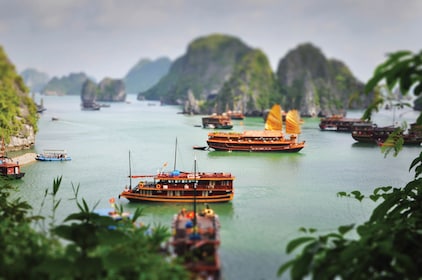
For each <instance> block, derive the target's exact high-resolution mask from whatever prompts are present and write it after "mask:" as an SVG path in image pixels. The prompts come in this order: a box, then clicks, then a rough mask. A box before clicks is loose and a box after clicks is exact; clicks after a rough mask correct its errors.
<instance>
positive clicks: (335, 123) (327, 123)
mask: <svg viewBox="0 0 422 280" xmlns="http://www.w3.org/2000/svg"><path fill="white" fill-rule="evenodd" d="M355 123H367V122H366V121H364V120H362V119H358V118H345V117H344V116H342V115H333V116H331V117H326V118H322V119H320V123H319V128H320V129H321V130H323V131H344V132H350V131H352V126H353V125H354V124H355Z"/></svg>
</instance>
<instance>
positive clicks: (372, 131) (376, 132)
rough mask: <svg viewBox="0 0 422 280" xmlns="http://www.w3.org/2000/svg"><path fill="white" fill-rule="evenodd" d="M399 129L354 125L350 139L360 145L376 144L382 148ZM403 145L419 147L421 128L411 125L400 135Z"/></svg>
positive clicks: (371, 124)
mask: <svg viewBox="0 0 422 280" xmlns="http://www.w3.org/2000/svg"><path fill="white" fill-rule="evenodd" d="M396 129H399V128H397V127H395V126H392V125H391V126H383V127H378V126H377V125H376V124H373V123H356V124H354V125H353V127H352V138H353V139H354V140H356V141H358V142H361V143H376V144H378V145H379V146H383V145H384V143H385V142H386V141H387V139H388V137H389V136H390V135H391V134H392V133H393V132H394V131H396ZM399 136H401V137H403V145H420V144H421V143H422V126H420V125H417V124H416V123H413V124H411V125H410V128H409V130H408V131H407V133H401V134H400V135H399Z"/></svg>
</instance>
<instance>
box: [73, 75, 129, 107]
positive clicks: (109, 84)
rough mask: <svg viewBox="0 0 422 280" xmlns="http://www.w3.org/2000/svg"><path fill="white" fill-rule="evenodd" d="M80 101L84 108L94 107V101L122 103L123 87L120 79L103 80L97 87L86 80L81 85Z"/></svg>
mask: <svg viewBox="0 0 422 280" xmlns="http://www.w3.org/2000/svg"><path fill="white" fill-rule="evenodd" d="M81 100H82V103H83V104H85V105H86V106H85V105H84V107H90V106H91V105H94V104H95V103H96V101H105V102H124V101H125V100H126V92H125V85H124V83H123V81H122V80H120V79H111V78H104V79H103V80H102V81H101V82H100V83H99V84H98V85H97V84H96V83H95V82H93V81H92V80H90V79H88V80H86V81H85V83H84V84H83V85H82V90H81Z"/></svg>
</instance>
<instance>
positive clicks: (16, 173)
mask: <svg viewBox="0 0 422 280" xmlns="http://www.w3.org/2000/svg"><path fill="white" fill-rule="evenodd" d="M1 145H2V146H1V151H0V175H1V176H3V177H6V178H8V179H21V178H22V177H23V176H25V173H24V172H21V166H20V165H19V163H18V162H15V161H13V160H12V159H11V158H9V157H8V156H7V155H6V146H5V144H4V139H3V138H2V144H1Z"/></svg>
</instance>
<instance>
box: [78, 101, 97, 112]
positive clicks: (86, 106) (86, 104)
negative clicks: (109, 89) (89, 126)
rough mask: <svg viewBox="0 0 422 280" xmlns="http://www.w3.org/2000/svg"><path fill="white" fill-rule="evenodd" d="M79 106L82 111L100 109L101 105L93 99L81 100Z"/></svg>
mask: <svg viewBox="0 0 422 280" xmlns="http://www.w3.org/2000/svg"><path fill="white" fill-rule="evenodd" d="M81 107H82V110H84V111H98V110H100V109H101V105H100V104H98V103H96V102H95V101H94V100H83V101H82V104H81Z"/></svg>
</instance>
